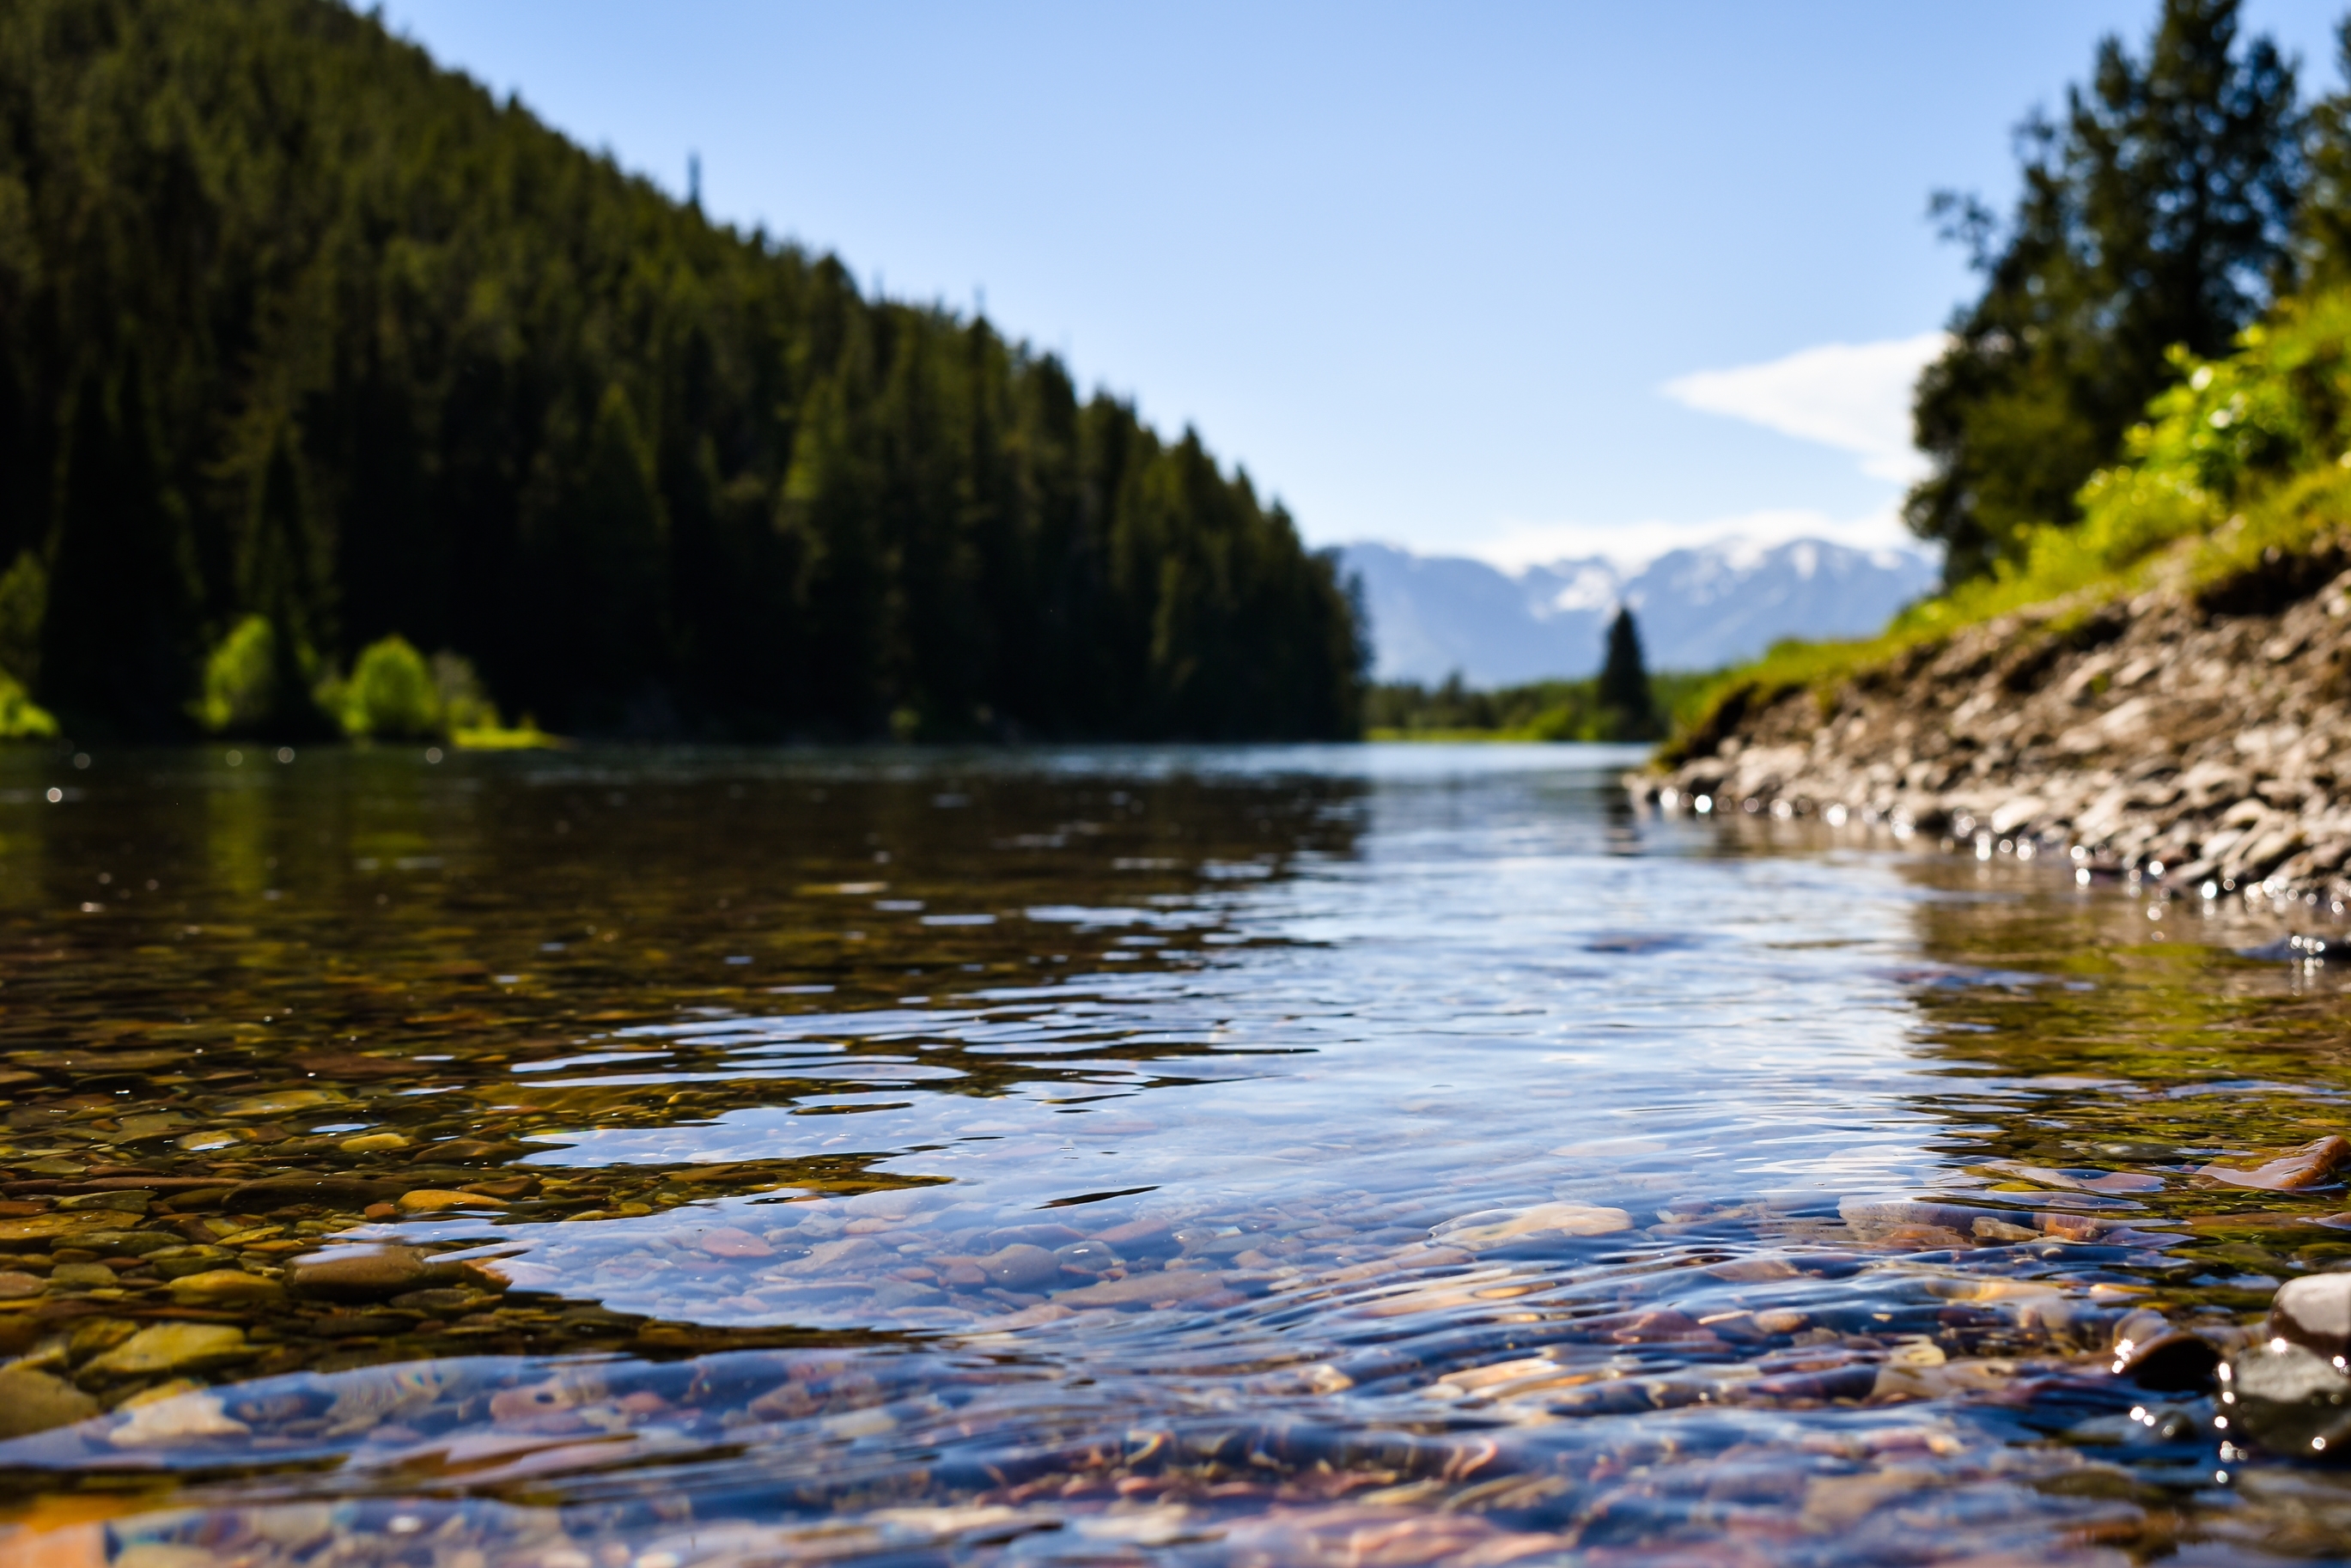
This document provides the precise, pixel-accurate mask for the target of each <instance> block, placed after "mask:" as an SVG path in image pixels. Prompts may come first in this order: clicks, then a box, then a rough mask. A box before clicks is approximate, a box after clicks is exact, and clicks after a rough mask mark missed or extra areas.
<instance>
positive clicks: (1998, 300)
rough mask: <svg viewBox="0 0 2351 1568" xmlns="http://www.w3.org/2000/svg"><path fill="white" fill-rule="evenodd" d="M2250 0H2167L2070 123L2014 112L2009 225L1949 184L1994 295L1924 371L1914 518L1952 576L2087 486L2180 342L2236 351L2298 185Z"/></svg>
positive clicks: (2007, 545)
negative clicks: (2242, 32) (2018, 163)
mask: <svg viewBox="0 0 2351 1568" xmlns="http://www.w3.org/2000/svg"><path fill="white" fill-rule="evenodd" d="M2237 13H2238V4H2237V0H2164V5H2163V11H2162V15H2161V17H2160V19H2159V20H2158V23H2157V26H2156V29H2155V33H2154V36H2153V37H2152V39H2151V40H2150V42H2149V45H2148V47H2147V54H2146V57H2145V58H2144V59H2137V58H2134V57H2132V56H2131V55H2130V54H2129V53H2128V52H2126V50H2125V49H2124V47H2123V46H2122V44H2121V43H2120V41H2119V40H2117V39H2115V38H2112V37H2109V38H2107V39H2106V40H2105V42H2104V43H2102V44H2101V45H2100V47H2099V49H2098V56H2097V63H2096V69H2095V73H2094V76H2093V78H2092V81H2091V85H2090V87H2089V88H2088V90H2086V91H2085V90H2084V89H2082V88H2078V87H2077V88H2072V89H2070V90H2069V92H2068V95H2067V101H2066V113H2065V116H2064V121H2063V123H2062V124H2056V123H2052V122H2050V121H2048V120H2046V119H2041V118H2040V117H2038V116H2036V117H2034V118H2033V119H2029V120H2027V121H2026V122H2025V124H2024V125H2023V126H2022V128H2021V129H2020V130H2019V132H2018V140H2019V144H2020V148H2021V150H2022V161H2023V165H2024V167H2023V176H2024V193H2023V195H2022V197H2021V198H2020V199H2019V201H2018V202H2017V207H2016V212H2015V214H2014V216H2013V217H2012V218H2011V220H2010V222H2009V223H2008V224H2007V225H2006V226H2005V228H2004V229H2003V228H2002V226H2001V224H2000V223H1998V222H1997V221H1996V220H1995V219H1994V218H1993V217H1992V215H1991V213H1988V212H1987V211H1986V210H1985V209H1984V208H1983V206H1982V205H1981V204H1980V202H1976V201H1974V200H1973V199H1972V198H1970V199H1965V200H1962V199H1959V198H1957V197H1953V196H1950V195H1949V194H1946V195H1942V196H1938V198H1937V199H1936V211H1937V213H1938V215H1940V216H1941V217H1942V218H1943V219H1944V220H1945V221H1946V224H1947V227H1946V231H1945V232H1946V234H1948V235H1949V236H1951V237H1954V238H1957V239H1959V240H1960V241H1962V242H1964V243H1966V244H1968V245H1969V246H1970V250H1971V252H1972V260H1973V263H1974V265H1975V266H1976V268H1977V270H1978V271H1979V272H1980V274H1981V275H1982V276H1983V279H1984V290H1983V294H1982V296H1980V298H1978V299H1977V300H1976V302H1975V303H1974V304H1973V305H1971V306H1967V307H1965V308H1964V309H1962V310H1961V311H1960V312H1959V315H1958V316H1957V317H1956V318H1955V319H1954V320H1953V322H1952V324H1951V333H1952V337H1953V341H1952V344H1951V347H1950V348H1949V349H1948V350H1946V351H1945V353H1944V354H1943V356H1942V357H1941V358H1939V359H1938V360H1937V361H1936V362H1935V363H1934V364H1933V365H1931V366H1930V367H1928V369H1927V371H1926V373H1925V374H1924V375H1923V376H1922V377H1921V378H1920V379H1919V383H1918V388H1917V399H1916V402H1915V405H1914V415H1915V421H1916V425H1917V442H1918V445H1919V447H1920V449H1921V450H1922V451H1924V452H1926V453H1927V454H1928V457H1929V458H1930V459H1932V461H1933V463H1934V472H1932V473H1931V474H1930V475H1929V477H1928V478H1927V479H1926V480H1925V481H1923V482H1922V483H1919V484H1918V485H1917V487H1916V488H1915V489H1913V490H1912V491H1911V492H1910V494H1909V496H1908V498H1907V501H1906V502H1905V505H1904V510H1905V515H1906V517H1907V521H1908V523H1909V525H1910V527H1911V529H1912V530H1913V531H1914V532H1916V533H1917V534H1918V535H1920V536H1921V537H1923V538H1928V539H1934V540H1939V541H1941V542H1942V543H1943V544H1944V545H1946V546H1947V548H1948V555H1947V556H1946V562H1947V565H1946V571H1947V575H1948V576H1949V577H1950V578H1951V579H1952V580H1954V581H1957V580H1959V579H1963V578H1966V577H1970V576H1977V575H1980V574H1981V573H1984V572H1986V571H1989V570H1990V569H1991V566H1992V565H1993V563H1995V562H1996V561H1999V560H2001V559H2002V558H2003V557H2010V556H2014V555H2016V554H2017V552H2018V550H2019V547H2020V541H2021V539H2022V536H2023V535H2024V533H2025V531H2026V530H2027V529H2029V528H2030V527H2032V525H2034V524H2068V523H2071V522H2073V521H2074V518H2075V513H2074V493H2075V492H2077V491H2078V490H2079V489H2080V488H2081V486H2082V484H2083V483H2084V482H2085V480H2087V479H2088V478H2089V476H2090V474H2091V473H2092V472H2094V471H2095V469H2097V468H2098V467H2099V466H2100V465H2101V464H2104V463H2105V462H2111V461H2112V460H2113V459H2114V458H2115V457H2116V454H2117V452H2118V450H2119V445H2120V441H2121V437H2122V434H2123V432H2124V431H2126V430H2127V429H2128V428H2129V427H2130V426H2131V425H2133V424H2134V423H2136V422H2137V421H2138V420H2139V419H2140V418H2141V417H2142V414H2143V412H2144V410H2145V409H2146V406H2147V400H2148V399H2149V398H2151V397H2153V396H2154V395H2155V394H2156V392H2158V390H2160V389H2162V387H2163V386H2164V385H2165V383H2166V381H2167V380H2168V366H2167V361H2166V358H2165V356H2166V354H2167V352H2168V350H2169V349H2170V348H2172V346H2173V345H2175V344H2185V345H2186V346H2187V347H2188V348H2189V349H2191V350H2192V351H2194V352H2195V353H2198V354H2200V355H2207V356H2211V355H2218V354H2221V353H2225V352H2226V351H2227V350H2228V348H2229V346H2230V343H2231V339H2232V338H2233V337H2235V335H2236V334H2237V332H2238V331H2239V330H2240V329H2241V328H2242V327H2244V326H2245V325H2246V324H2247V323H2248V322H2249V321H2251V320H2252V318H2253V317H2254V316H2255V314H2256V313H2257V312H2258V311H2259V310H2260V309H2261V308H2262V306H2263V304H2264V303H2265V301H2266V300H2267V299H2268V297H2269V294H2270V290H2271V288H2272V287H2273V285H2274V284H2275V282H2276V281H2277V280H2278V278H2279V276H2280V274H2281V272H2282V269H2283V265H2284V264H2285V262H2286V259H2287V255H2288V250H2287V246H2288V243H2289V239H2290V227H2289V226H2290V223H2291V222H2292V219H2293V216H2294V205H2295V202H2296V199H2297V195H2298V192H2299V190H2300V181H2301V167H2302V163H2301V149H2300V143H2299V140H2298V138H2299V136H2300V133H2301V118H2300V116H2299V114H2298V112H2297V110H2296V109H2295V105H2294V72H2293V69H2292V67H2290V66H2289V65H2288V64H2287V63H2286V62H2285V61H2284V60H2283V59H2282V58H2281V57H2279V55H2278V52H2277V50H2276V48H2275V47H2273V45H2272V44H2271V42H2270V41H2269V40H2268V39H2267V38H2266V37H2262V38H2255V39H2254V40H2252V43H2250V44H2249V45H2246V46H2244V47H2241V48H2240V47H2238V38H2237Z"/></svg>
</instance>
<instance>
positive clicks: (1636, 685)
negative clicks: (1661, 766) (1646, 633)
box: [1596, 605, 1657, 741]
mask: <svg viewBox="0 0 2351 1568" xmlns="http://www.w3.org/2000/svg"><path fill="white" fill-rule="evenodd" d="M1596 695H1597V696H1598V698H1599V700H1600V707H1601V711H1602V712H1603V713H1604V715H1606V716H1608V717H1609V718H1610V719H1611V720H1612V721H1613V725H1614V730H1615V732H1616V735H1615V738H1617V739H1620V740H1628V741H1631V740H1644V739H1646V738H1648V737H1649V736H1652V735H1655V734H1656V732H1657V709H1656V699H1655V698H1653V697H1652V696H1651V695H1650V692H1649V668H1648V665H1647V663H1646V661H1645V660H1644V659H1642V657H1641V630H1640V628H1638V627H1637V626H1635V625H1634V624H1633V611H1632V608H1631V607H1630V606H1626V605H1619V606H1617V607H1616V618H1615V619H1614V620H1612V621H1610V622H1609V623H1608V654H1607V657H1606V658H1605V659H1604V660H1603V661H1602V662H1601V666H1600V685H1599V690H1598V691H1597V693H1596Z"/></svg>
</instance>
